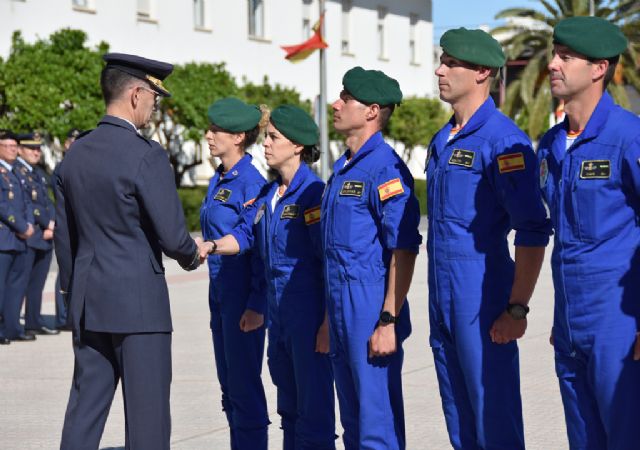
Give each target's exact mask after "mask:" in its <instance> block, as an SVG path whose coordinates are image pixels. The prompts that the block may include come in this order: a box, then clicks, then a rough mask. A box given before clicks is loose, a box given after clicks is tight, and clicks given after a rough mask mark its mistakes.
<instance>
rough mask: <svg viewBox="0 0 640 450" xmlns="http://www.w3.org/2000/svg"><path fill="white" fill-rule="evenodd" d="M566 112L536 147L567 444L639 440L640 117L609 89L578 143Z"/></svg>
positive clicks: (610, 445)
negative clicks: (548, 223) (549, 235)
mask: <svg viewBox="0 0 640 450" xmlns="http://www.w3.org/2000/svg"><path fill="white" fill-rule="evenodd" d="M567 130H568V119H565V121H564V122H563V123H561V124H558V125H556V126H554V127H553V128H551V130H549V131H548V132H547V133H546V134H545V135H544V137H543V138H542V140H541V141H540V146H539V150H538V158H539V159H540V186H541V188H542V193H543V196H544V198H545V200H546V201H547V204H548V205H549V210H550V212H551V220H552V222H553V227H554V229H555V244H554V248H553V255H552V259H551V268H552V270H553V282H554V287H555V317H554V324H553V339H554V348H555V360H556V373H557V375H558V379H559V382H560V393H561V394H562V401H563V404H564V410H565V417H566V422H567V432H568V435H569V443H570V447H571V449H608V450H623V449H629V450H631V449H637V448H638V445H639V444H638V430H637V428H638V417H640V362H639V361H633V346H634V343H635V339H636V332H637V331H639V330H640V119H638V117H636V116H635V115H633V114H632V113H630V112H629V111H626V110H624V109H622V108H621V107H619V106H617V105H615V104H614V102H613V99H612V98H611V97H610V96H609V94H606V93H605V94H604V95H603V96H602V98H601V99H600V101H599V102H598V105H597V106H596V108H595V110H594V112H593V113H592V115H591V118H590V119H589V122H588V123H587V126H586V128H585V129H584V131H583V132H582V133H581V134H580V135H579V136H578V138H577V139H576V140H575V142H574V143H573V145H571V147H569V149H568V150H567V149H566V142H567V140H566V138H567Z"/></svg>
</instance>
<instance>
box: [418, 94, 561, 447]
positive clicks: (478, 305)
mask: <svg viewBox="0 0 640 450" xmlns="http://www.w3.org/2000/svg"><path fill="white" fill-rule="evenodd" d="M454 124H455V122H454V118H452V119H451V120H450V121H449V123H448V124H447V125H445V126H444V127H443V128H442V129H441V130H440V131H439V132H438V133H437V134H436V135H435V136H434V138H433V139H432V142H431V144H430V146H429V150H428V155H429V156H428V160H427V164H426V173H427V206H428V217H429V232H428V238H427V252H428V256H429V274H428V279H429V322H430V337H429V342H430V345H431V347H432V350H433V356H434V360H435V367H436V373H437V376H438V383H439V387H440V396H441V397H442V407H443V410H444V415H445V420H446V423H447V430H448V432H449V440H450V442H451V445H452V446H453V448H455V449H465V450H468V449H504V450H507V449H508V450H517V449H524V430H523V424H522V403H521V399H520V371H519V361H518V346H517V344H516V342H515V341H512V342H510V343H508V344H494V343H493V342H491V337H490V335H489V330H490V329H491V326H492V325H493V323H494V322H495V320H496V319H497V318H498V317H499V316H500V315H501V314H502V313H503V312H504V311H505V309H506V307H507V305H508V302H509V297H510V294H511V288H512V286H513V279H514V268H515V265H514V262H513V260H512V259H511V257H510V255H509V248H508V243H507V234H508V233H509V231H510V230H512V229H513V230H515V231H516V234H515V245H516V246H523V247H544V246H546V245H547V244H548V242H549V235H550V233H551V224H550V222H549V220H548V219H547V217H546V211H545V209H544V205H543V203H542V198H541V196H540V192H539V190H538V185H537V183H538V178H537V174H538V169H537V167H538V166H537V160H536V157H535V154H534V153H533V150H532V148H531V143H530V141H529V139H528V137H527V136H526V135H525V134H524V133H523V132H522V131H521V130H520V129H518V127H517V126H516V125H515V124H514V123H513V122H512V121H511V120H510V119H509V118H507V117H506V116H504V115H503V114H502V113H501V112H500V111H498V110H497V109H496V107H495V104H494V102H493V100H492V99H491V98H488V99H487V100H486V101H485V102H484V103H483V104H482V105H481V106H480V108H478V110H477V111H476V112H475V113H474V114H473V116H472V117H471V119H470V120H469V122H468V123H467V124H466V125H465V126H464V127H463V128H462V129H461V130H460V131H459V132H458V133H457V134H455V135H454V136H452V137H451V139H449V137H450V131H451V129H452V127H453V125H454Z"/></svg>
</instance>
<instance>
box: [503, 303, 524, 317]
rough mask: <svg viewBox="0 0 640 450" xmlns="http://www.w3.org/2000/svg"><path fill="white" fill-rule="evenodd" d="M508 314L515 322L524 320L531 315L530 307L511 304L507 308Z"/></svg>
mask: <svg viewBox="0 0 640 450" xmlns="http://www.w3.org/2000/svg"><path fill="white" fill-rule="evenodd" d="M507 313H508V314H509V315H510V316H511V317H512V318H513V319H515V320H524V319H526V318H527V314H529V307H528V306H527V305H521V304H519V303H510V304H509V306H507Z"/></svg>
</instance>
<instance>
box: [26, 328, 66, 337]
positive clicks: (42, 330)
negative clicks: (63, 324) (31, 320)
mask: <svg viewBox="0 0 640 450" xmlns="http://www.w3.org/2000/svg"><path fill="white" fill-rule="evenodd" d="M24 331H25V332H26V333H27V334H29V335H32V336H33V335H36V334H59V333H60V331H59V330H52V329H51V328H47V327H45V326H42V327H40V328H28V329H25V330H24Z"/></svg>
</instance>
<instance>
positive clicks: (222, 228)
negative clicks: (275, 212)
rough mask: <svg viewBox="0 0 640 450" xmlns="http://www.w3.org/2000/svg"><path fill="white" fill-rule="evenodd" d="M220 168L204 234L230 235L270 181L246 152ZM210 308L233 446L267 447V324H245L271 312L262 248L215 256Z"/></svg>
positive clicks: (203, 219) (204, 215)
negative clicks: (249, 316)
mask: <svg viewBox="0 0 640 450" xmlns="http://www.w3.org/2000/svg"><path fill="white" fill-rule="evenodd" d="M222 171H223V167H222V166H220V167H218V170H217V171H216V173H215V175H214V176H213V178H211V182H210V183H209V189H208V190H207V195H206V197H205V198H204V200H203V202H202V208H201V210H200V224H201V226H202V236H203V237H204V238H205V239H219V238H221V237H222V236H225V235H226V234H229V232H230V231H231V229H232V227H233V226H234V225H235V224H236V223H237V221H238V217H239V216H240V214H241V213H242V211H243V210H244V209H245V208H246V207H247V206H248V205H250V204H251V203H252V202H253V201H254V200H255V198H256V197H257V195H258V193H259V192H260V189H261V188H262V187H263V186H264V185H265V183H266V180H265V179H264V177H263V176H262V175H261V174H260V172H258V170H257V169H256V168H255V167H254V166H253V165H252V164H251V155H249V154H247V155H245V156H243V157H242V158H241V159H240V161H238V162H237V163H236V164H235V165H234V166H233V167H231V168H230V169H229V171H228V172H227V173H226V174H224V175H223V172H222ZM208 263H209V309H210V311H211V322H210V326H211V334H212V339H213V350H214V356H215V360H216V370H217V373H218V381H219V382H220V388H221V390H222V410H223V411H224V412H225V414H226V415H227V421H228V422H229V427H230V428H231V448H232V450H236V449H237V450H242V449H251V450H254V449H255V450H260V449H265V450H266V448H267V437H268V436H267V426H268V425H269V423H270V422H269V417H268V412H267V400H266V397H265V393H264V387H263V385H262V379H261V377H260V373H261V371H262V359H263V357H264V339H265V327H264V326H262V327H260V328H258V329H257V330H253V331H250V332H248V333H245V332H243V331H242V330H241V329H240V318H241V317H242V314H243V313H244V311H245V310H246V309H251V310H253V311H255V312H257V313H260V314H265V307H266V293H265V284H264V283H265V282H264V267H263V265H262V261H261V260H260V257H259V255H258V253H257V252H253V251H252V252H247V253H245V254H243V255H232V256H231V255H228V256H221V255H210V256H209V258H208Z"/></svg>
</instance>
